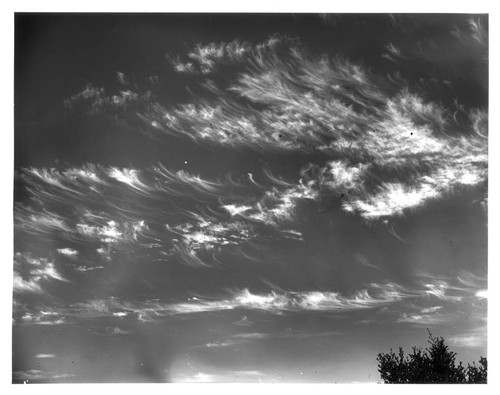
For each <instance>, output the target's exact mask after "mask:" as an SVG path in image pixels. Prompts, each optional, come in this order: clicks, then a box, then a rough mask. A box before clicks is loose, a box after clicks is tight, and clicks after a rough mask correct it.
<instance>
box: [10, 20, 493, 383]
mask: <svg viewBox="0 0 500 395" xmlns="http://www.w3.org/2000/svg"><path fill="white" fill-rule="evenodd" d="M487 99H488V19H487V17H486V16H484V15H463V14H455V15H441V14H428V15H418V14H405V15H386V14H356V15H354V14H352V15H349V14H342V15H332V14H329V15H315V14H307V15H305V14H303V15H288V14H287V15H284V14H273V15H270V14H259V15H256V14H254V15H251V14H246V15H243V14H241V15H238V14H227V15H214V14H212V15H210V14H207V15H196V14H176V15H174V14H78V15H72V14H16V17H15V185H14V188H15V189H14V190H15V196H14V200H15V204H14V222H15V223H14V317H13V318H14V326H13V381H14V382H23V381H26V380H29V381H30V382H186V381H188V382H193V381H196V382H209V381H217V382H218V381H224V382H226V381H228V382H236V381H243V382H259V381H261V382H327V383H333V382H376V381H377V380H378V378H379V376H378V373H377V362H376V355H377V353H379V352H385V351H389V349H390V348H391V347H392V348H394V349H396V348H397V347H399V346H403V347H404V348H405V349H406V350H408V351H409V349H410V347H411V346H413V345H416V346H426V344H427V343H426V340H427V330H426V328H429V330H430V331H431V332H432V333H433V334H434V335H436V336H443V337H445V339H446V340H447V341H448V344H449V345H450V347H451V348H452V349H454V350H455V351H457V352H458V358H459V359H460V360H462V361H463V362H464V363H465V364H467V362H472V361H473V360H475V361H477V360H478V359H479V357H480V356H486V328H487V320H486V318H487V317H486V310H487V306H486V303H487V302H486V301H487V293H486V289H487V203H488V197H487V180H488V174H487V168H488V156H487V155H488V140H487V130H488V127H487V123H488V100H487Z"/></svg>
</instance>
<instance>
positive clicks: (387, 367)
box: [377, 330, 487, 384]
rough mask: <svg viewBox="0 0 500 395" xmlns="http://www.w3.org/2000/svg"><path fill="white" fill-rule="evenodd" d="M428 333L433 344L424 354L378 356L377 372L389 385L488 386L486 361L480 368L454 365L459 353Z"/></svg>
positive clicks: (401, 350) (418, 352) (480, 361)
mask: <svg viewBox="0 0 500 395" xmlns="http://www.w3.org/2000/svg"><path fill="white" fill-rule="evenodd" d="M427 331H428V332H429V340H428V343H429V344H430V346H429V347H427V348H426V349H425V350H422V349H421V348H417V347H412V353H410V354H409V355H408V356H406V357H405V355H404V352H403V349H402V348H401V347H399V352H398V353H397V354H396V353H395V352H393V351H392V349H391V351H390V352H389V353H387V354H384V353H380V354H378V355H377V361H378V371H379V373H380V376H381V378H382V380H384V383H387V384H419V383H420V384H423V383H443V384H452V383H467V384H475V383H483V384H485V383H486V379H487V360H486V358H483V357H481V358H480V359H479V366H476V364H475V362H473V364H472V366H471V365H470V364H468V366H467V368H465V367H464V366H463V365H462V362H460V363H459V364H458V365H456V364H455V357H456V355H457V353H455V352H452V351H450V349H449V348H448V346H447V345H446V344H445V342H444V339H443V338H442V337H433V336H432V334H431V332H430V331H429V330H427Z"/></svg>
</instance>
